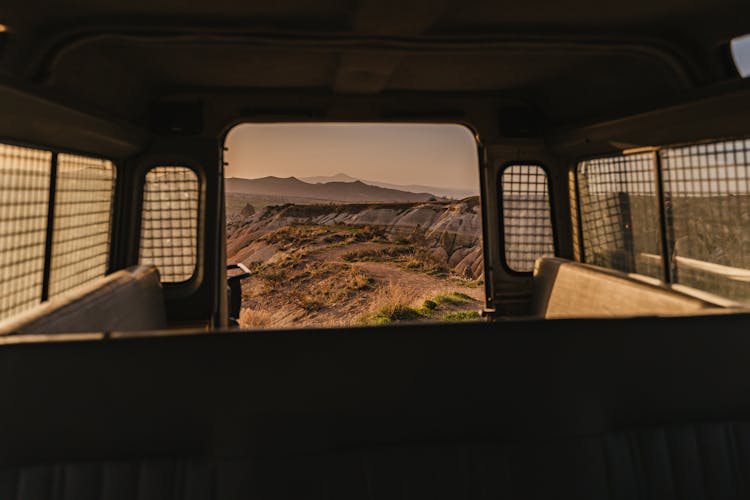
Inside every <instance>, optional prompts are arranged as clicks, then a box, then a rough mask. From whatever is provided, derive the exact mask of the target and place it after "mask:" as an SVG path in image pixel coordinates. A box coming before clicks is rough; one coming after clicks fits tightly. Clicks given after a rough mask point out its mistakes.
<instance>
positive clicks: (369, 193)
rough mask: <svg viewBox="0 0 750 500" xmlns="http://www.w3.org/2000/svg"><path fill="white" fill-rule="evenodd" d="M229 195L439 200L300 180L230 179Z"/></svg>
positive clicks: (351, 184) (361, 184)
mask: <svg viewBox="0 0 750 500" xmlns="http://www.w3.org/2000/svg"><path fill="white" fill-rule="evenodd" d="M224 185H225V189H226V192H227V193H243V194H252V195H259V196H274V197H279V198H284V197H290V198H292V197H293V198H295V199H299V198H309V199H310V200H330V201H337V202H346V203H367V202H378V201H380V202H417V201H429V200H430V199H435V198H438V196H435V195H433V194H431V193H427V192H421V193H414V192H410V191H402V190H398V189H389V188H384V187H380V186H372V185H369V184H365V183H364V182H361V181H358V180H354V181H352V182H325V183H319V184H312V183H309V182H304V181H301V180H299V179H297V178H296V177H286V178H280V177H262V178H260V179H242V178H239V177H230V178H228V179H226V180H225V184H224Z"/></svg>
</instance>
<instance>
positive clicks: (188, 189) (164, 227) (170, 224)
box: [140, 167, 200, 283]
mask: <svg viewBox="0 0 750 500" xmlns="http://www.w3.org/2000/svg"><path fill="white" fill-rule="evenodd" d="M199 193H200V191H199V182H198V176H197V175H196V174H195V172H193V171H192V170H190V169H189V168H186V167H155V168H153V169H151V170H150V171H149V173H148V174H147V175H146V183H145V186H144V188H143V214H142V218H141V250H140V262H141V263H143V264H154V265H156V266H157V267H158V268H159V271H160V272H161V279H162V281H163V282H166V283H179V282H183V281H187V280H189V279H190V278H191V277H192V276H193V273H194V272H195V266H196V262H197V257H196V249H197V246H198V202H199Z"/></svg>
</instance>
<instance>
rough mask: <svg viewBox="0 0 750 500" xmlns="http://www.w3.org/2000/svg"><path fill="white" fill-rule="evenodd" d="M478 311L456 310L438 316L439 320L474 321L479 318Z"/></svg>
mask: <svg viewBox="0 0 750 500" xmlns="http://www.w3.org/2000/svg"><path fill="white" fill-rule="evenodd" d="M479 318H480V315H479V311H456V312H450V313H445V314H443V315H442V316H441V317H440V320H441V321H474V320H476V319H479Z"/></svg>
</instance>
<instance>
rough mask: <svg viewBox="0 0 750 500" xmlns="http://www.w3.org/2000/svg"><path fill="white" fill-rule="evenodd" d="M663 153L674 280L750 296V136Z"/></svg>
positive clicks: (744, 297)
mask: <svg viewBox="0 0 750 500" xmlns="http://www.w3.org/2000/svg"><path fill="white" fill-rule="evenodd" d="M660 154H661V164H662V177H663V179H664V201H665V212H666V216H667V227H668V237H667V248H668V252H669V254H668V255H669V262H670V266H671V268H672V279H673V281H675V282H677V283H683V284H686V285H688V286H692V287H695V288H700V289H702V290H707V291H710V292H713V293H717V294H720V295H724V296H727V297H730V298H733V299H735V300H743V301H748V300H750V271H749V270H750V139H744V140H736V141H725V142H719V143H713V144H698V145H693V146H686V147H679V148H670V149H664V150H662V151H661V153H660Z"/></svg>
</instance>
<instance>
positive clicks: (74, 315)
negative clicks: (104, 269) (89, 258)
mask: <svg viewBox="0 0 750 500" xmlns="http://www.w3.org/2000/svg"><path fill="white" fill-rule="evenodd" d="M166 326H167V320H166V312H165V305H164V293H163V290H162V286H161V283H160V281H159V272H158V270H157V269H156V267H154V266H135V267H131V268H128V269H123V270H121V271H117V272H115V273H112V274H110V275H108V276H105V277H103V278H100V279H98V280H96V281H94V282H91V283H88V284H86V285H84V286H81V287H79V288H76V289H74V290H71V291H69V292H66V293H64V294H61V295H59V296H57V297H53V298H52V299H50V300H48V301H46V302H44V303H42V304H40V305H39V306H37V307H35V308H33V309H30V310H28V311H25V312H23V313H21V314H18V315H16V316H13V317H11V318H8V319H6V320H4V321H2V322H0V335H11V334H55V333H80V332H108V331H137V330H159V329H162V328H166Z"/></svg>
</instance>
